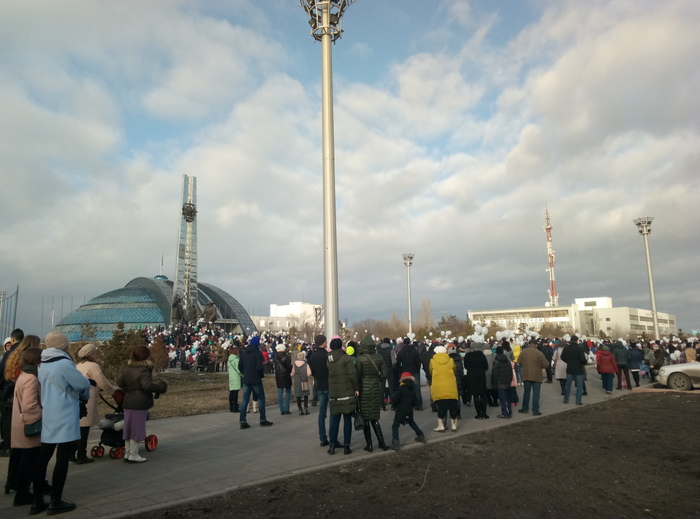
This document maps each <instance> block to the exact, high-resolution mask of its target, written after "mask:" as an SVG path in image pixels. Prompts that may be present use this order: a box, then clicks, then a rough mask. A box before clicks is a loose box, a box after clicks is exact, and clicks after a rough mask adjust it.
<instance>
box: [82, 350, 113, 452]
mask: <svg viewBox="0 0 700 519" xmlns="http://www.w3.org/2000/svg"><path fill="white" fill-rule="evenodd" d="M77 368H78V371H80V372H81V373H82V374H83V376H84V377H85V378H86V379H88V380H89V381H90V399H89V400H88V402H87V406H86V407H87V415H86V416H83V417H82V418H81V419H80V439H79V440H78V441H77V442H75V449H74V451H73V453H72V455H71V461H73V462H75V463H77V464H78V465H82V464H84V463H92V462H93V461H94V460H93V458H88V455H87V443H88V436H89V435H90V428H91V427H93V426H95V425H97V423H98V422H99V421H100V414H99V409H98V407H97V405H98V403H99V400H100V391H104V392H106V393H107V394H108V395H113V394H114V393H115V392H116V391H117V390H118V389H119V388H118V387H117V386H114V385H112V384H111V383H110V382H109V380H107V378H106V377H105V376H104V373H102V368H101V367H100V364H99V362H98V360H97V346H95V345H94V344H93V343H89V344H86V345H85V346H83V347H82V348H80V351H78V364H77Z"/></svg>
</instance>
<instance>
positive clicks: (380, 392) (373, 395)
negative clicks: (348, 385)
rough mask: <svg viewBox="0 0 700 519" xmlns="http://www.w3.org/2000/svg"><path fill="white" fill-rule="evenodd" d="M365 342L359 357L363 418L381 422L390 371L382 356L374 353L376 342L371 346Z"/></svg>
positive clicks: (358, 366) (358, 368)
mask: <svg viewBox="0 0 700 519" xmlns="http://www.w3.org/2000/svg"><path fill="white" fill-rule="evenodd" d="M364 342H365V341H364V340H363V341H362V344H360V348H359V349H360V355H359V356H358V357H357V373H358V375H359V377H360V407H361V409H362V418H364V419H365V420H379V415H380V410H381V406H382V400H383V398H384V381H385V380H386V377H387V374H388V371H389V370H388V368H387V367H386V363H385V362H384V359H383V358H382V356H381V355H379V354H377V353H374V351H375V345H374V341H372V344H371V345H369V344H364ZM373 363H374V364H373ZM375 366H376V367H375Z"/></svg>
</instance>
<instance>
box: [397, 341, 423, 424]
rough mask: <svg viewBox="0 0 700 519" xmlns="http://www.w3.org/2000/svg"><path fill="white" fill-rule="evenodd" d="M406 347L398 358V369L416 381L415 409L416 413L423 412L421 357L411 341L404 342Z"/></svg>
mask: <svg viewBox="0 0 700 519" xmlns="http://www.w3.org/2000/svg"><path fill="white" fill-rule="evenodd" d="M403 344H404V347H403V348H402V349H401V351H400V352H399V354H398V355H397V357H396V367H397V369H398V370H399V372H401V373H403V372H407V373H410V374H411V376H412V377H413V378H414V379H415V383H414V389H415V391H416V401H415V409H416V411H422V410H423V395H421V392H420V366H421V362H420V355H418V351H416V347H415V346H414V345H413V344H412V343H411V339H409V338H405V339H404V340H403Z"/></svg>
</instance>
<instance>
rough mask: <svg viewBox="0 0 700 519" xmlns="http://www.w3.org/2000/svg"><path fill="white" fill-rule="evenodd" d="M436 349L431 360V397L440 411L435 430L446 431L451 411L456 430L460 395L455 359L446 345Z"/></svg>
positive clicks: (453, 428)
mask: <svg viewBox="0 0 700 519" xmlns="http://www.w3.org/2000/svg"><path fill="white" fill-rule="evenodd" d="M434 351H435V355H433V358H432V359H431V360H430V375H431V377H432V384H431V385H430V398H431V400H432V401H433V402H435V404H436V405H437V412H438V426H437V427H436V428H435V429H434V430H435V431H436V432H445V419H446V418H447V412H448V411H449V413H450V422H451V425H452V427H451V428H452V431H456V430H457V413H458V412H459V402H458V400H457V399H458V398H459V395H458V392H457V376H456V373H455V361H454V359H452V357H450V356H449V355H448V354H447V348H445V347H444V346H437V347H436V348H435V350H434Z"/></svg>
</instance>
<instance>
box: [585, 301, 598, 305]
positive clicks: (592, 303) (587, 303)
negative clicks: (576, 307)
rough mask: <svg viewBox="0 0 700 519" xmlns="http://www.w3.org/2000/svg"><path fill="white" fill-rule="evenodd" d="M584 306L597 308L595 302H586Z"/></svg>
mask: <svg viewBox="0 0 700 519" xmlns="http://www.w3.org/2000/svg"><path fill="white" fill-rule="evenodd" d="M583 306H596V304H595V301H585V302H584V303H583Z"/></svg>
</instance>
